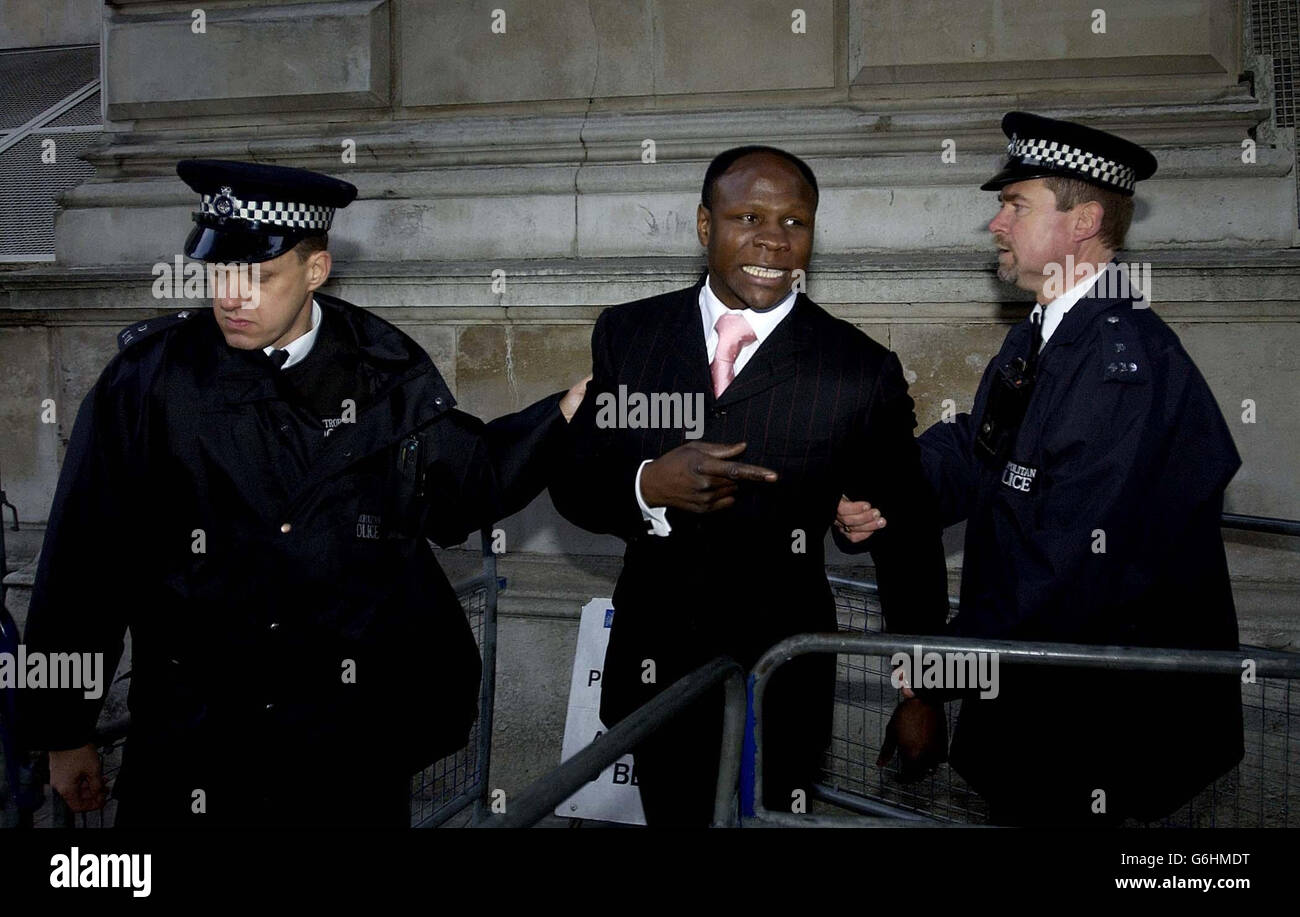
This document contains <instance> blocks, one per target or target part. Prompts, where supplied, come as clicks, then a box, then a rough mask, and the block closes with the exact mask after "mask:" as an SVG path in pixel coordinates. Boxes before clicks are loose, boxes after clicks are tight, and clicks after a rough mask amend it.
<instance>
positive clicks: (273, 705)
mask: <svg viewBox="0 0 1300 917" xmlns="http://www.w3.org/2000/svg"><path fill="white" fill-rule="evenodd" d="M274 709H275V704H267V705H266V712H267V713H270V712H271V711H272V710H274Z"/></svg>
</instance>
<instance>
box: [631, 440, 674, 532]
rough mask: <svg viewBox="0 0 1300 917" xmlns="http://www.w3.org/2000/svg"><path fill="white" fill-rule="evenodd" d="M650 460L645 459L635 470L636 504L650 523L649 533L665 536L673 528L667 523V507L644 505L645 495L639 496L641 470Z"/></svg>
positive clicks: (643, 469)
mask: <svg viewBox="0 0 1300 917" xmlns="http://www.w3.org/2000/svg"><path fill="white" fill-rule="evenodd" d="M652 461H654V459H646V460H645V461H644V462H642V463H641V467H640V468H638V469H637V470H636V505H637V506H639V507H641V518H643V519H645V521H646V522H648V523H650V532H649V534H651V535H659V536H661V537H666V536H667V535H668V534H669V533H671V532H672V530H673V527H672V526H671V525H669V524H668V507H666V506H656V507H653V508H652V507H649V506H646V505H645V497H643V496H641V472H642V471H645V466H646V465H649V464H650V463H651V462H652Z"/></svg>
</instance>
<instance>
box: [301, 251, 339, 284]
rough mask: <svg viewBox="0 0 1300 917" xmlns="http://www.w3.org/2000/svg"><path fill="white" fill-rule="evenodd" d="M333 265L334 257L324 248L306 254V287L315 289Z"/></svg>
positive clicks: (328, 275)
mask: <svg viewBox="0 0 1300 917" xmlns="http://www.w3.org/2000/svg"><path fill="white" fill-rule="evenodd" d="M333 266H334V259H332V258H331V257H330V253H329V252H328V251H326V250H324V249H322V250H321V251H315V252H312V253H311V254H310V255H308V256H307V264H306V268H307V289H308V290H312V291H314V290H316V289H317V288H318V287H320V286H321V284H323V283H324V282H325V281H326V280H329V277H330V268H331V267H333Z"/></svg>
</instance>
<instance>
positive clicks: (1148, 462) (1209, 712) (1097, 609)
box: [837, 112, 1243, 824]
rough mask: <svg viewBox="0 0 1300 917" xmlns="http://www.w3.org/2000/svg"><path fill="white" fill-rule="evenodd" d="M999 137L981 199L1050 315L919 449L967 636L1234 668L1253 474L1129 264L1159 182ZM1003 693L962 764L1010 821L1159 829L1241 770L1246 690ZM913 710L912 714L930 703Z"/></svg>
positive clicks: (1049, 133) (1037, 686) (1134, 151)
mask: <svg viewBox="0 0 1300 917" xmlns="http://www.w3.org/2000/svg"><path fill="white" fill-rule="evenodd" d="M1002 127H1003V130H1004V132H1005V133H1006V134H1007V136H1008V137H1009V138H1010V140H1011V142H1010V145H1009V146H1008V151H1009V158H1008V161H1007V163H1006V166H1005V167H1004V168H1003V169H1002V170H1001V171H1000V172H998V174H996V175H995V176H993V178H991V179H990V180H989V181H988V182H986V183H985V184H984V185H983V186H982V187H983V189H984V190H989V191H998V192H999V201H1000V204H1001V206H1000V209H999V211H998V214H997V216H996V217H995V218H994V219H993V221H992V222H991V223H990V224H989V230H990V231H991V232H992V233H993V238H994V241H995V242H996V244H997V247H998V250H999V253H998V276H999V278H1000V279H1002V280H1003V281H1007V282H1011V283H1015V284H1016V285H1017V286H1019V287H1021V288H1022V289H1026V290H1031V291H1033V292H1034V293H1035V294H1036V298H1037V301H1038V304H1037V305H1036V306H1035V307H1034V309H1033V311H1032V314H1031V315H1030V317H1029V318H1028V319H1027V320H1025V321H1023V322H1020V323H1019V324H1017V325H1016V326H1015V327H1013V328H1012V329H1011V331H1010V333H1009V334H1008V335H1007V338H1006V341H1005V342H1004V343H1003V346H1002V349H1001V351H1000V352H999V353H998V355H997V357H996V358H995V359H994V360H993V362H992V363H991V364H990V365H989V366H988V368H987V369H986V370H985V373H984V377H983V379H982V381H981V383H980V386H979V390H978V392H977V393H976V396H975V404H974V407H973V408H972V410H971V412H970V413H969V414H960V415H958V416H957V417H956V418H955V421H954V422H952V423H938V424H935V425H934V426H933V427H931V428H930V429H929V430H927V431H926V432H925V433H924V434H923V435H922V436H921V438H920V444H921V450H922V457H923V460H924V463H925V467H926V476H927V479H928V480H929V482H930V484H931V486H932V488H933V489H934V490H935V492H936V493H937V494H938V495H939V499H940V504H941V506H942V510H943V514H944V517H945V520H944V524H945V525H951V524H954V523H956V522H959V521H962V520H965V521H966V542H965V556H964V562H963V566H962V586H961V609H960V612H959V613H958V615H957V617H956V618H955V619H954V620H953V622H952V624H951V627H952V629H953V631H954V632H955V633H956V634H957V635H961V636H968V637H980V638H999V639H1022V640H1049V641H1064V642H1071V643H1090V644H1100V645H1106V644H1110V645H1129V646H1164V647H1185V648H1196V649H1236V647H1237V620H1236V612H1235V609H1234V606H1233V599H1232V593H1231V590H1230V587H1229V579H1228V568H1227V562H1226V558H1225V555H1224V549H1223V541H1222V537H1221V534H1220V531H1219V519H1220V515H1221V513H1222V509H1223V494H1224V489H1225V488H1226V487H1227V485H1228V482H1229V481H1230V480H1231V479H1232V476H1233V475H1234V474H1235V473H1236V470H1237V468H1238V467H1239V466H1240V464H1241V461H1240V458H1239V457H1238V454H1237V450H1236V448H1235V447H1234V445H1233V442H1232V437H1231V435H1230V434H1229V432H1228V428H1227V425H1226V424H1225V422H1224V419H1223V416H1222V414H1221V413H1220V411H1219V408H1218V405H1217V404H1216V402H1215V400H1214V396H1213V395H1212V394H1211V392H1210V389H1209V387H1208V386H1207V385H1206V383H1205V380H1204V379H1203V378H1202V376H1201V374H1200V373H1199V372H1198V371H1197V369H1196V367H1195V365H1194V364H1193V363H1192V360H1191V358H1190V357H1189V356H1188V355H1187V353H1186V351H1185V350H1184V349H1183V347H1182V345H1181V344H1180V343H1179V340H1178V338H1177V336H1176V335H1175V334H1174V333H1173V332H1172V331H1171V330H1170V329H1169V327H1168V326H1167V325H1166V324H1165V323H1164V322H1163V321H1162V320H1161V319H1160V318H1159V317H1158V316H1157V315H1156V314H1155V312H1153V311H1152V310H1151V308H1150V306H1149V303H1148V301H1147V299H1146V298H1145V295H1144V291H1143V290H1141V289H1140V283H1139V277H1142V278H1144V279H1149V276H1150V274H1149V269H1142V270H1139V269H1138V268H1137V267H1135V266H1130V265H1123V264H1121V263H1119V262H1118V261H1117V260H1115V259H1114V254H1115V251H1116V250H1117V249H1119V248H1120V247H1121V246H1122V245H1123V242H1124V235H1125V233H1126V232H1127V229H1128V226H1129V222H1130V220H1131V217H1132V199H1133V198H1132V196H1133V192H1134V185H1135V183H1136V182H1137V181H1139V180H1141V179H1145V178H1148V177H1149V176H1150V175H1151V174H1152V173H1154V172H1155V169H1156V161H1155V158H1154V157H1153V156H1152V155H1151V154H1150V153H1149V152H1148V151H1147V150H1145V149H1143V148H1141V147H1139V146H1137V145H1136V144H1133V143H1130V142H1128V141H1126V140H1123V139H1121V138H1119V137H1116V136H1114V135H1112V134H1108V133H1104V132H1102V131H1098V130H1093V129H1090V128H1087V127H1084V126H1083V125H1079V124H1074V123H1070V122H1065V121H1057V120H1053V119H1049V118H1043V117H1038V116H1035V115H1031V114H1026V113H1022V112H1012V113H1010V114H1008V115H1007V116H1006V117H1005V118H1004V119H1003V122H1002ZM879 524H880V521H879V518H878V514H876V513H875V512H874V511H873V510H871V509H870V507H869V506H867V505H866V504H861V503H856V504H854V503H849V502H847V501H844V502H842V503H841V505H840V514H839V517H838V520H837V527H838V528H839V530H840V533H841V535H840V537H847V539H848V540H849V541H853V542H857V541H860V540H862V539H863V538H864V537H867V535H869V534H870V530H871V529H873V528H875V527H878V526H879ZM1000 675H1001V678H1000V681H1001V684H1000V692H999V694H998V696H997V697H996V698H995V699H976V698H970V699H967V700H965V701H964V702H963V705H962V709H961V713H960V717H959V719H958V722H957V726H956V730H955V732H954V735H953V741H952V750H951V751H952V763H953V766H954V767H955V768H956V769H957V770H958V771H959V772H960V773H961V774H962V775H963V776H964V777H966V779H967V780H968V781H969V782H970V784H971V785H972V786H973V787H974V788H975V789H976V790H978V791H979V792H980V793H981V794H982V795H984V796H985V797H986V798H987V799H988V801H989V803H990V810H991V814H992V816H993V818H994V819H995V820H997V821H1001V822H1007V823H1022V824H1023V823H1034V822H1037V823H1043V822H1048V823H1072V824H1073V823H1083V824H1098V823H1102V822H1110V823H1114V822H1117V821H1119V820H1121V819H1123V818H1125V817H1129V816H1131V817H1136V818H1139V819H1144V820H1147V819H1152V818H1156V817H1160V816H1163V815H1165V814H1168V813H1169V812H1172V811H1173V810H1174V809H1176V808H1177V807H1179V806H1180V805H1182V804H1184V803H1185V802H1186V801H1187V800H1189V799H1190V798H1191V797H1192V796H1193V795H1195V794H1196V792H1197V791H1199V790H1200V789H1201V788H1203V787H1204V786H1206V785H1207V784H1208V783H1210V782H1211V781H1213V780H1214V779H1215V778H1217V777H1218V776H1220V775H1221V774H1223V773H1224V772H1226V771H1227V770H1229V769H1230V768H1231V767H1232V766H1233V765H1234V764H1235V763H1236V762H1237V761H1238V760H1240V758H1241V757H1242V753H1243V747H1242V715H1241V696H1240V683H1239V682H1238V681H1237V680H1236V679H1235V678H1233V677H1232V676H1227V677H1226V678H1225V677H1222V676H1213V677H1211V676H1188V675H1154V674H1149V673H1146V674H1139V673H1126V672H1122V671H1118V670H1106V671H1088V670H1078V669H1075V670H1068V669H1061V670H1047V669H1042V668H1035V667H1023V666H1022V667H1014V666H1009V665H1004V666H1002V667H1001V672H1000ZM912 693H913V692H911V691H910V690H909V691H905V694H912ZM915 693H916V694H917V695H921V697H918V698H913V699H912V700H911V701H905V702H904V703H905V704H907V705H909V706H910V707H912V708H918V705H920V704H921V703H922V701H925V702H927V703H929V702H933V695H931V696H930V697H929V698H926V697H925V692H922V691H917V692H915ZM903 710H904V708H903V707H900V712H902V711H903ZM897 734H898V735H910V736H914V737H915V736H916V735H917V731H916V730H908V729H898V731H897ZM935 741H940V740H939V739H938V738H937V735H936V734H934V733H932V734H931V735H929V736H923V737H921V738H919V739H916V741H914V742H913V743H912V744H913V746H914V747H913V748H911V749H905V750H907V751H909V752H910V753H911V754H912V755H920V754H924V753H925V748H924V746H925V745H926V744H928V743H933V742H935ZM916 746H919V747H916ZM940 755H941V751H940ZM932 757H935V756H934V755H932Z"/></svg>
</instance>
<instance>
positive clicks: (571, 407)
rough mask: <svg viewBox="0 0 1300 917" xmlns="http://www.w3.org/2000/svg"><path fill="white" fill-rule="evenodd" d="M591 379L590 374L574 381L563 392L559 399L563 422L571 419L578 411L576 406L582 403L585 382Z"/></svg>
mask: <svg viewBox="0 0 1300 917" xmlns="http://www.w3.org/2000/svg"><path fill="white" fill-rule="evenodd" d="M590 381H591V376H587V378H585V379H582V380H580V381H579V382H576V383H574V386H573V388H571V389H569V390H568V392H566V393H565V395H564V397H563V398H561V399H560V413H561V414H563V415H564V422H565V423H568V422H569V421H571V420H573V415H574V414H576V413H578V406H579V405H581V404H582V399H583V396H585V395H586V394H587V383H588V382H590Z"/></svg>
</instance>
